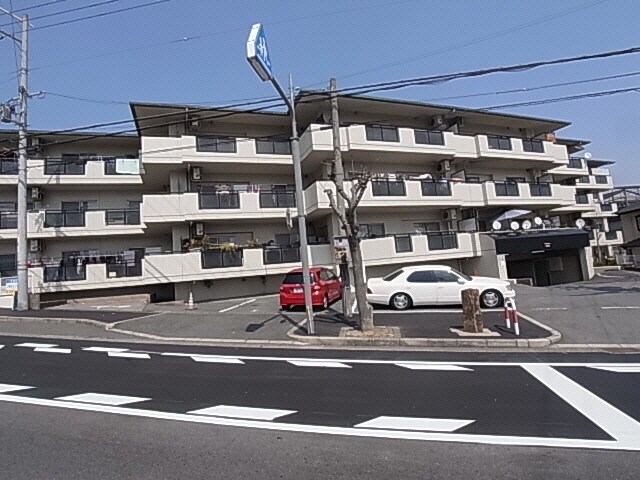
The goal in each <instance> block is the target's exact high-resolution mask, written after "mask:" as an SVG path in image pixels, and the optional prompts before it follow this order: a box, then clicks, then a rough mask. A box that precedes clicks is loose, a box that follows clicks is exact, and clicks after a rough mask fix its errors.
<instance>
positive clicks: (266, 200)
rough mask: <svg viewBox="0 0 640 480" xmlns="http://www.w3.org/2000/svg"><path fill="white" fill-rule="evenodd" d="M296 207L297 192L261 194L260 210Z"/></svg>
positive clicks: (262, 192)
mask: <svg viewBox="0 0 640 480" xmlns="http://www.w3.org/2000/svg"><path fill="white" fill-rule="evenodd" d="M295 206H296V195H295V192H279V191H266V192H265V191H261V192H260V208H293V207H295Z"/></svg>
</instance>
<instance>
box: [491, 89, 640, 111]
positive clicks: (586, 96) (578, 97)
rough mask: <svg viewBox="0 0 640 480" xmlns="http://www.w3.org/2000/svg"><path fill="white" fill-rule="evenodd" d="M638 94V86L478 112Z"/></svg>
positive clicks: (505, 105)
mask: <svg viewBox="0 0 640 480" xmlns="http://www.w3.org/2000/svg"><path fill="white" fill-rule="evenodd" d="M629 92H640V85H638V86H636V87H630V88H619V89H616V90H603V91H600V92H591V93H582V94H579V95H568V96H565V97H555V98H546V99H543V100H532V101H529V102H517V103H506V104H503V105H494V106H491V107H483V108H481V109H479V110H501V109H503V108H518V107H532V106H535V105H546V104H548V103H558V102H568V101H571V100H580V99H583V98H598V97H608V96H610V95H618V94H621V93H629Z"/></svg>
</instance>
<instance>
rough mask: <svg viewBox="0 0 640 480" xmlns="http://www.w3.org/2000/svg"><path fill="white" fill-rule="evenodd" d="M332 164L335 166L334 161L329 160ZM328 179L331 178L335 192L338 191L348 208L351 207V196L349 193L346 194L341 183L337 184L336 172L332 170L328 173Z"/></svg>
mask: <svg viewBox="0 0 640 480" xmlns="http://www.w3.org/2000/svg"><path fill="white" fill-rule="evenodd" d="M331 165H332V166H335V162H331ZM329 180H331V182H332V183H333V184H334V185H335V187H336V192H338V195H340V196H341V197H342V198H343V199H344V201H345V203H346V204H347V207H348V208H351V197H349V195H347V193H346V192H345V191H344V188H343V186H342V185H338V182H336V174H335V172H332V173H331V174H329Z"/></svg>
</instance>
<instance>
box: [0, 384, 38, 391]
mask: <svg viewBox="0 0 640 480" xmlns="http://www.w3.org/2000/svg"><path fill="white" fill-rule="evenodd" d="M31 388H35V387H28V386H26V385H11V384H9V383H0V393H9V392H18V391H20V390H29V389H31Z"/></svg>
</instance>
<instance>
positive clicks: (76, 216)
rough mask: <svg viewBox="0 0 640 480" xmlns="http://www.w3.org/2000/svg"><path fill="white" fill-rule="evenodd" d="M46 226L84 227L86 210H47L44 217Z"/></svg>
mask: <svg viewBox="0 0 640 480" xmlns="http://www.w3.org/2000/svg"><path fill="white" fill-rule="evenodd" d="M44 226H45V227H84V226H85V215H84V212H63V211H53V210H47V211H46V212H45V217H44Z"/></svg>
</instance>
